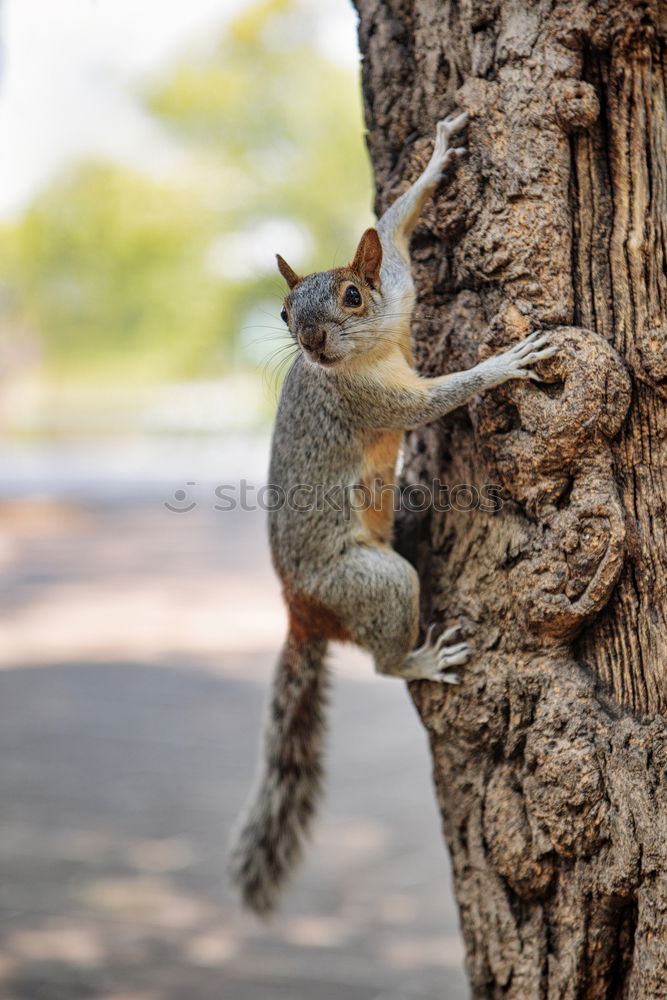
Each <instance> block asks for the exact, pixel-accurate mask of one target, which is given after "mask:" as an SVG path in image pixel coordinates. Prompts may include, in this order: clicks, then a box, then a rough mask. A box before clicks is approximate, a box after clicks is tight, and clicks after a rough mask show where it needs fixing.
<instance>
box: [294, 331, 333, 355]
mask: <svg viewBox="0 0 667 1000" xmlns="http://www.w3.org/2000/svg"><path fill="white" fill-rule="evenodd" d="M326 336H327V335H326V333H325V331H324V330H323V329H322V328H321V327H318V328H316V329H310V330H302V331H301V332H300V333H299V339H300V341H301V343H302V344H303V346H304V347H305V349H306V350H307V351H310V352H311V353H312V352H313V351H320V350H321V349H322V348H323V347H324V341H325V340H326Z"/></svg>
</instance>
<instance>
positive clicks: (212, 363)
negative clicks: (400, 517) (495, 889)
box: [0, 0, 466, 1000]
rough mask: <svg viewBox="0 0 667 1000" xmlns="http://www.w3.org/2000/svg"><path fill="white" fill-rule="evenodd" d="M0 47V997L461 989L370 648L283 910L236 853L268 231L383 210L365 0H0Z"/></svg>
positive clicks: (399, 689) (252, 651) (258, 591)
mask: <svg viewBox="0 0 667 1000" xmlns="http://www.w3.org/2000/svg"><path fill="white" fill-rule="evenodd" d="M0 40H1V44H2V54H1V60H0V148H2V150H3V156H2V157H1V158H0V470H1V471H0V802H1V805H2V808H1V811H0V997H1V998H2V1000H9V998H17V1000H22V998H25V1000H77V998H105V1000H177V998H178V1000H180V998H188V1000H207V998H213V997H215V998H216V1000H219V998H220V997H225V998H230V1000H305V998H309V1000H324V998H327V1000H419V998H421V1000H424V998H426V1000H435V998H440V1000H442V998H446V1000H459V998H463V997H464V996H466V990H465V986H464V978H463V973H462V948H461V943H460V940H459V935H458V929H457V917H456V912H455V909H454V905H453V902H452V899H451V889H450V878H449V869H448V861H447V856H446V852H445V850H444V847H443V845H442V841H441V838H440V834H439V820H438V817H437V813H436V808H435V804H434V802H433V794H432V790H431V786H430V773H429V772H430V760H429V756H428V752H427V747H426V742H425V737H424V734H423V732H422V730H421V728H420V726H419V724H418V721H417V718H416V715H415V712H414V710H413V708H412V706H411V703H410V701H409V699H408V696H407V693H406V691H405V689H404V688H403V686H402V685H401V684H398V683H392V682H390V681H387V680H379V679H376V678H375V677H374V676H373V673H372V668H371V665H370V663H369V662H368V661H367V660H366V659H365V658H364V657H363V656H362V655H361V654H358V653H355V652H354V651H351V650H349V649H345V650H337V651H336V653H335V656H334V660H335V665H334V670H335V676H336V684H335V692H334V696H333V705H332V712H331V715H332V719H331V738H330V742H329V750H328V771H329V781H328V790H327V799H326V804H325V807H324V810H323V815H322V817H321V820H320V823H319V824H318V828H317V833H316V836H315V839H314V843H313V845H312V849H311V850H310V852H309V854H308V857H307V861H306V864H305V865H304V868H303V869H302V871H301V873H300V874H299V877H298V879H297V880H296V884H295V886H294V888H293V890H292V891H291V892H290V893H289V894H288V896H287V898H286V901H285V906H284V908H283V910H282V912H281V914H280V915H279V916H278V917H277V918H276V919H275V920H274V921H273V922H272V923H271V924H270V925H268V926H263V925H259V924H257V923H256V922H254V921H253V920H251V919H250V918H249V917H247V916H244V915H242V914H240V912H239V910H238V908H237V906H236V902H235V900H234V899H233V898H232V896H231V895H230V894H229V892H228V889H227V886H226V884H225V878H224V847H225V843H226V840H227V838H228V836H229V829H230V826H231V824H232V822H233V820H234V818H235V816H236V815H237V813H238V811H239V809H240V808H241V805H242V803H243V800H244V798H245V795H246V794H247V792H248V788H249V785H250V783H251V780H252V775H253V771H254V764H255V759H256V750H257V742H258V734H259V731H260V728H261V720H262V711H263V704H264V700H265V696H266V688H267V684H268V681H269V679H270V675H271V670H272V666H273V661H274V658H275V656H276V653H277V650H278V648H279V645H280V642H281V639H282V633H283V629H284V619H283V611H282V607H281V602H280V597H279V591H278V585H277V583H276V581H275V580H274V578H273V575H272V572H271V569H270V565H269V557H268V550H267V543H266V540H265V533H264V515H263V513H262V511H261V510H257V509H256V503H255V493H254V490H255V489H256V488H257V487H258V486H260V485H261V483H262V482H263V481H264V477H265V474H266V466H267V461H268V447H269V445H268V440H269V433H270V424H271V417H272V413H273V410H274V408H275V405H276V400H277V393H278V390H279V386H280V379H281V377H282V373H283V371H284V368H285V365H286V364H288V363H289V359H290V350H289V341H288V339H287V336H286V330H285V328H284V326H283V324H282V323H281V322H280V320H279V318H278V314H279V311H280V305H281V300H282V294H283V292H282V281H281V279H280V278H279V276H278V275H277V272H276V271H275V258H274V254H275V253H276V252H280V253H282V254H283V255H284V256H285V257H286V258H287V260H288V261H289V263H290V264H291V265H292V266H293V267H294V268H295V269H297V270H299V269H304V270H315V269H321V268H326V267H330V266H332V265H333V264H342V263H345V262H347V261H348V260H349V258H350V257H351V255H352V253H353V251H354V248H355V246H356V242H357V240H358V237H359V235H360V233H361V232H362V231H363V229H364V227H365V226H366V225H368V224H369V223H370V222H371V221H372V215H371V205H372V190H373V188H372V178H371V172H370V168H369V164H368V160H367V156H366V152H365V145H364V141H363V123H362V112H361V101H360V93H359V79H358V65H359V54H358V51H357V46H356V34H355V15H354V13H353V11H352V9H351V7H350V6H348V4H347V2H346V0H267V2H260V3H257V2H248V0H245V2H244V0H187V3H175V2H172V3H165V2H164V0H140V2H137V0H58V2H57V3H54V2H53V0H2V2H1V5H0ZM242 484H246V500H245V502H243V503H237V504H236V505H235V508H234V509H233V510H228V509H221V508H226V507H227V506H228V504H226V503H221V502H220V497H221V493H222V492H223V491H221V489H220V488H221V487H224V492H226V493H227V494H229V493H230V492H232V493H233V495H234V496H235V497H236V498H237V499H238V500H240V499H241V487H242ZM216 490H218V492H217V493H216Z"/></svg>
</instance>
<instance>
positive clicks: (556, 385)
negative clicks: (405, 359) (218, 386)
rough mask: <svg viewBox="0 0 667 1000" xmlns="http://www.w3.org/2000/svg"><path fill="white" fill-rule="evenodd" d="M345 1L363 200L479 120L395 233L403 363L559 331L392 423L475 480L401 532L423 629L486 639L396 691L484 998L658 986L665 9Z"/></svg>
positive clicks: (416, 459)
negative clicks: (424, 749) (419, 737)
mask: <svg viewBox="0 0 667 1000" xmlns="http://www.w3.org/2000/svg"><path fill="white" fill-rule="evenodd" d="M358 7H359V13H360V18H361V23H360V38H361V48H362V52H363V55H364V73H363V85H364V97H365V104H366V116H367V122H368V129H369V136H368V142H369V148H370V152H371V156H372V160H373V164H374V167H375V172H376V178H377V186H378V197H377V208H378V211H382V210H383V209H384V208H386V206H387V205H388V204H390V202H391V201H393V200H394V199H395V198H396V197H397V195H398V194H399V193H400V192H401V191H402V190H403V188H404V186H407V183H408V182H409V181H411V180H413V179H414V178H415V176H416V175H417V173H418V171H419V169H420V167H421V166H422V165H423V163H424V161H425V159H426V157H427V156H428V153H429V151H430V147H431V137H432V136H433V133H434V127H435V122H436V120H437V119H438V118H441V117H443V116H444V115H446V114H448V113H449V112H451V111H452V110H454V109H455V108H462V109H466V110H468V111H469V112H470V115H471V123H470V126H469V134H468V148H469V154H468V156H467V158H466V159H465V160H463V161H462V162H461V163H460V165H459V166H458V167H457V170H456V172H455V175H454V177H453V179H451V181H450V182H449V183H448V184H444V185H443V187H442V191H441V194H440V197H439V198H436V199H435V200H434V202H433V204H432V205H431V206H429V207H428V208H427V210H426V213H425V216H424V218H423V220H422V223H421V225H420V227H419V228H418V230H417V232H416V233H415V237H414V241H413V260H414V261H415V265H414V271H415V277H416V280H417V283H418V300H419V305H418V308H417V312H416V317H415V323H414V333H415V344H416V356H417V361H418V364H419V367H420V369H421V370H422V371H423V372H427V373H429V374H437V373H440V372H444V371H454V370H457V369H461V368H465V367H469V366H471V365H472V364H474V363H475V362H476V361H477V360H478V359H479V358H481V357H484V356H486V355H487V354H489V353H491V352H492V351H495V350H497V349H499V348H501V347H502V346H504V345H507V344H508V343H510V342H511V341H514V340H516V339H518V338H519V337H521V336H523V335H525V334H526V333H528V332H530V330H531V329H534V328H538V327H543V328H547V329H550V330H553V331H554V337H555V339H556V341H557V343H558V344H559V345H560V346H561V348H562V349H561V351H560V352H559V354H558V355H557V356H556V357H555V358H553V359H550V360H549V361H548V362H545V363H543V364H542V367H541V369H540V370H541V373H542V375H543V377H544V380H545V381H544V383H543V384H537V383H534V382H531V381H528V380H527V381H522V382H516V381H515V382H511V383H509V384H508V385H507V386H504V387H501V388H499V389H496V390H494V391H493V392H490V393H487V394H486V395H485V396H483V397H480V398H478V399H477V400H476V401H475V402H474V403H473V404H471V405H470V406H469V407H468V408H467V409H461V410H459V411H457V412H456V413H455V414H453V415H452V417H451V418H449V419H447V420H443V421H441V422H439V423H438V424H434V425H431V426H430V427H428V428H426V429H423V430H421V431H419V432H417V433H414V434H412V435H410V437H409V439H408V442H407V458H406V467H405V472H404V476H405V478H406V481H408V482H411V483H418V482H421V483H425V484H428V485H429V486H430V485H431V484H432V482H433V480H434V479H435V478H438V477H439V478H440V479H441V480H442V482H443V483H444V484H448V485H449V486H450V487H455V486H457V485H459V486H460V484H471V485H472V486H473V487H474V489H473V491H472V492H471V491H468V492H466V491H465V490H462V489H458V490H453V491H452V493H451V494H450V500H451V509H449V510H436V509H433V508H431V509H429V510H428V511H425V512H422V513H420V514H413V515H411V517H410V520H409V521H405V522H404V523H403V526H402V529H401V530H400V532H399V539H398V544H399V548H401V550H402V551H404V553H406V554H411V558H412V559H413V561H414V562H415V564H416V565H417V567H418V569H419V571H420V574H421V578H422V590H423V609H422V610H423V622H424V623H427V622H429V621H431V620H435V621H441V622H442V623H443V624H447V625H448V624H451V623H453V622H456V621H461V622H462V623H463V624H464V626H465V632H464V634H467V635H469V636H471V637H472V639H473V642H474V645H475V647H476V655H475V657H474V659H473V661H472V662H471V664H470V666H469V667H466V668H465V676H464V680H463V683H462V684H461V685H460V687H459V688H457V689H454V690H452V689H450V688H447V689H446V690H445V689H444V688H443V687H440V686H437V685H434V684H431V683H426V682H417V683H415V684H413V685H412V686H411V688H412V696H413V698H414V701H415V704H416V706H417V708H418V710H419V712H420V715H421V718H422V720H423V722H424V725H425V726H426V728H427V730H428V733H429V737H430V741H431V748H432V753H433V761H434V778H435V784H436V789H437V793H438V799H439V802H440V806H441V810H442V816H443V824H444V832H445V836H446V839H447V843H448V845H449V849H450V851H451V856H452V864H453V869H454V878H455V887H456V894H457V898H458V903H459V907H460V914H461V923H462V927H463V934H464V938H465V943H466V949H467V964H468V972H469V975H470V978H471V981H472V987H473V994H474V996H475V997H484V998H490V997H494V998H496V997H504V998H512V1000H519V998H521V1000H540V998H545V1000H547V998H548V1000H556V998H559V1000H560V998H562V1000H566V998H567V1000H574V998H587V1000H594V998H595V1000H597V998H600V1000H602V998H604V1000H615V998H624V1000H625V998H636V1000H639V998H641V1000H652V998H664V997H667V809H666V805H667V803H666V799H667V791H666V785H665V779H666V778H667V730H666V727H665V721H664V717H663V714H661V713H664V712H665V708H666V707H667V678H666V671H665V665H666V664H667V630H666V627H665V617H666V615H667V546H666V544H665V542H666V530H667V529H666V522H665V506H666V503H667V499H666V498H667V441H666V438H667V412H666V411H667V278H666V275H665V257H666V253H667V231H666V230H667V223H666V222H665V218H666V209H667V118H666V110H667V109H666V102H665V85H666V77H667V52H666V48H665V34H666V33H667V3H665V2H664V0H663V2H657V0H656V2H651V0H647V2H638V0H600V2H597V3H592V2H589V3H587V2H586V0H548V2H547V0H533V2H529V0H505V2H494V0H459V2H457V0H443V2H436V0H358ZM485 484H487V485H488V484H499V485H500V486H501V487H502V496H503V500H504V503H503V506H502V509H501V510H500V511H498V512H497V513H490V512H488V511H486V510H484V509H483V508H484V507H488V504H487V503H484V500H483V494H482V488H483V486H484V485H485ZM475 490H476V491H477V496H478V497H480V498H481V501H482V502H481V504H478V505H477V506H476V509H473V510H466V509H465V508H466V507H467V506H470V505H471V503H472V502H473V501H474V499H475V492H474V491H475ZM440 506H446V504H441V505H440Z"/></svg>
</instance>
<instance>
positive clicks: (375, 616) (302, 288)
mask: <svg viewBox="0 0 667 1000" xmlns="http://www.w3.org/2000/svg"><path fill="white" fill-rule="evenodd" d="M466 123H467V116H466V115H459V116H458V118H455V119H453V120H450V121H445V122H439V123H438V127H437V134H436V141H435V148H434V151H433V156H432V158H431V161H430V163H429V164H428V166H427V167H426V170H425V171H424V173H423V174H422V175H421V177H420V178H418V180H417V181H416V182H415V183H414V184H413V185H412V187H411V188H410V189H409V190H408V191H407V192H406V193H405V194H404V195H402V196H401V198H399V199H398V200H397V201H396V202H395V204H394V205H392V206H391V208H390V209H389V210H388V211H387V212H386V213H385V214H384V215H383V217H382V218H381V219H380V221H379V223H378V232H379V234H380V240H381V244H382V259H381V266H378V267H377V268H374V267H373V266H372V260H373V241H370V242H369V243H368V254H367V255H366V258H365V257H364V254H363V253H362V252H361V251H362V250H363V249H364V239H365V237H366V235H367V234H365V236H364V237H362V242H361V243H360V248H359V250H358V251H357V257H355V261H357V260H362V261H363V260H366V259H369V260H371V264H369V265H368V266H367V267H361V266H360V268H359V269H358V272H354V271H351V270H350V269H338V270H335V271H326V272H321V273H317V274H312V275H309V276H307V277H305V278H303V279H300V280H299V281H298V283H295V284H294V285H293V287H292V288H291V290H290V293H289V295H288V296H287V298H286V300H285V306H286V309H287V310H288V317H289V327H290V332H291V333H292V335H293V336H294V338H295V340H296V341H297V343H299V344H300V345H301V347H302V350H301V351H300V352H299V354H298V356H297V358H296V360H295V362H294V364H293V365H292V368H291V370H290V372H289V373H288V376H287V378H286V379H285V382H284V385H283V390H282V394H281V398H280V403H279V406H278V413H277V417H276V422H275V427H274V434H273V444H272V455H271V467H270V472H269V481H270V483H272V484H274V485H276V486H279V487H281V488H282V489H283V490H284V491H285V493H287V492H288V491H289V490H290V487H296V486H297V485H299V484H317V485H318V486H320V487H321V488H322V489H323V490H328V491H330V492H332V493H333V494H336V492H338V494H340V496H341V497H342V496H344V494H345V492H346V490H348V489H349V487H351V486H353V485H354V484H357V483H359V482H360V481H362V480H363V478H364V476H367V475H368V474H369V468H370V471H371V474H372V475H374V476H376V477H377V478H379V479H382V481H384V482H385V483H390V482H392V481H393V475H394V465H395V450H394V451H393V452H392V449H393V448H394V443H395V447H398V442H399V441H400V432H402V431H404V430H406V429H408V428H412V427H418V426H419V425H421V424H424V423H428V422H429V421H431V420H435V419H436V418H438V417H440V416H442V415H443V414H445V413H448V412H449V411H450V410H453V409H454V408H455V407H457V406H460V405H461V404H462V403H465V402H466V401H467V400H469V399H470V398H471V397H472V396H474V395H475V394H476V393H478V392H481V391H483V390H485V389H488V388H491V387H492V386H496V385H500V384H501V383H503V382H506V381H507V380H509V379H512V378H524V377H531V378H535V377H537V376H536V375H535V373H534V372H533V371H532V370H531V366H532V365H533V364H535V363H536V362H538V361H540V360H541V359H542V358H546V357H549V356H550V355H551V354H552V353H553V352H554V348H552V347H550V346H549V338H548V335H543V334H533V335H532V336H531V337H528V338H527V339H526V340H524V341H522V342H521V343H519V344H516V345H515V346H513V347H511V348H510V349H509V350H507V351H505V352H504V353H502V354H500V355H496V356H495V357H493V358H489V359H488V360H486V361H483V362H482V363H481V364H479V365H477V366H476V367H475V368H473V369H471V370H470V371H466V372H458V373H456V374H454V375H446V376H441V377H439V378H434V379H424V378H421V377H419V376H417V375H416V373H415V372H414V369H413V366H412V353H411V345H410V317H411V313H412V308H413V305H414V287H413V282H412V276H411V272H410V258H409V252H408V239H409V236H410V233H411V231H412V229H413V227H414V225H415V223H416V221H417V219H418V217H419V213H420V211H421V209H422V207H423V205H424V203H425V201H426V199H427V198H428V197H429V196H430V195H431V194H432V192H433V190H434V189H435V187H436V185H437V184H438V182H439V180H440V177H441V174H442V171H443V169H444V167H445V166H446V164H447V163H448V162H449V161H450V160H452V159H454V158H455V157H456V156H458V155H460V154H461V152H463V151H462V150H461V149H458V150H454V149H450V148H449V140H450V137H451V135H453V134H454V133H455V132H457V131H459V130H460V129H462V128H463V127H464V126H465V125H466ZM375 246H377V241H375ZM377 263H378V265H379V261H377ZM376 272H377V273H376ZM350 284H353V285H354V286H355V287H356V288H357V289H358V290H359V292H360V294H361V295H362V297H363V303H362V306H361V307H360V309H357V310H355V309H350V308H347V307H346V306H345V304H344V301H343V296H344V294H345V289H346V288H347V286H348V285H350ZM392 454H393V456H394V457H393V459H392V458H391V455H392ZM374 531H375V529H374V528H373V527H370V528H369V524H368V522H367V521H365V520H364V518H363V516H362V515H359V514H355V513H354V512H350V511H349V510H347V509H346V508H345V505H344V504H342V505H341V509H340V510H333V509H332V508H331V507H330V506H328V507H326V506H323V507H318V506H317V505H313V506H311V507H309V509H307V510H302V511H295V510H294V509H292V508H291V507H290V506H287V505H282V506H281V507H280V508H279V509H278V510H275V511H273V512H272V513H271V514H270V517H269V533H270V542H271V551H272V556H273V562H274V566H275V568H276V570H277V572H278V575H279V576H280V578H281V580H282V582H283V585H284V589H285V597H286V601H287V604H288V607H289V608H290V609H291V622H292V624H291V629H290V634H289V636H288V639H287V642H286V645H285V647H284V650H283V654H282V657H281V660H280V662H279V665H278V669H277V673H276V679H275V682H274V695H273V700H272V704H271V709H270V713H269V720H268V725H267V730H266V736H265V749H264V757H263V765H262V769H261V773H260V779H259V787H258V790H257V792H256V795H255V799H254V801H253V804H252V805H251V806H250V808H249V811H248V813H247V815H246V818H245V821H244V822H243V824H242V827H241V832H240V834H239V835H238V837H237V839H236V844H235V847H234V848H233V850H232V854H231V874H232V878H233V880H234V882H235V883H236V884H237V885H238V886H239V887H240V890H241V893H242V897H243V899H244V901H245V903H246V905H248V906H249V907H250V908H252V909H254V910H255V911H256V912H258V913H262V914H265V913H268V912H269V911H270V910H271V909H272V908H273V906H274V905H275V902H276V899H277V894H278V890H279V888H280V887H281V886H282V884H283V883H284V881H285V879H286V877H287V875H288V874H289V871H290V870H291V868H292V867H293V866H294V864H295V862H296V861H297V859H298V857H299V856H300V853H301V843H302V841H303V838H304V837H305V835H306V834H307V832H308V829H309V826H310V820H311V817H312V814H313V810H314V806H315V803H316V801H317V798H318V796H319V791H320V778H321V764H320V757H321V751H322V739H323V729H324V725H323V716H322V711H323V698H324V695H323V691H324V683H325V682H324V668H323V661H324V654H325V650H326V645H327V640H328V639H329V638H332V637H340V633H344V635H345V638H347V639H350V640H352V641H353V642H355V643H357V644H358V645H360V646H362V647H363V648H365V649H368V650H369V651H370V652H371V653H372V654H373V657H374V660H375V666H376V669H377V670H378V671H379V672H380V673H383V674H388V675H391V676H397V677H404V678H407V679H427V680H435V681H440V682H446V683H455V682H456V681H457V680H458V677H457V675H456V674H455V673H452V672H451V670H450V668H451V667H452V666H456V665H459V664H462V663H464V662H465V661H466V660H467V659H468V657H469V655H470V652H471V649H470V646H469V645H468V644H467V643H466V642H455V643H453V644H448V640H449V639H450V638H452V636H453V633H454V632H455V631H456V630H455V629H450V630H448V631H447V632H446V633H445V634H444V635H443V636H442V637H441V638H440V639H439V640H436V639H435V638H434V636H433V633H432V631H431V630H429V634H428V635H427V638H426V641H425V643H424V644H423V646H421V647H420V648H419V649H416V650H415V649H414V648H413V647H414V644H415V642H416V640H417V635H418V630H419V615H418V608H419V581H418V578H417V574H416V573H415V571H414V569H413V568H412V566H410V564H409V563H408V562H406V561H405V560H404V559H403V558H402V557H401V556H399V555H398V554H397V553H396V552H394V551H393V550H392V549H391V548H390V546H389V541H390V535H391V518H390V517H389V518H388V519H387V523H386V525H385V526H384V528H380V529H378V530H377V531H376V533H375V534H374ZM304 608H306V610H307V609H308V608H311V609H313V610H312V617H311V620H310V625H309V619H308V614H307V613H305V612H304V610H303V609H304ZM299 609H301V610H299ZM336 627H337V628H338V633H337V632H336ZM295 719H296V720H298V725H295Z"/></svg>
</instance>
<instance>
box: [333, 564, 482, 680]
mask: <svg viewBox="0 0 667 1000" xmlns="http://www.w3.org/2000/svg"><path fill="white" fill-rule="evenodd" d="M318 597H319V599H320V600H321V601H322V603H323V604H324V605H326V607H327V608H329V609H330V610H331V611H333V612H334V614H335V615H336V616H337V618H338V619H339V620H340V622H341V623H342V625H343V628H344V629H345V631H346V633H347V634H348V635H349V637H350V638H351V639H352V641H353V642H355V643H356V644H357V645H359V646H361V647H362V648H363V649H367V650H368V651H369V652H370V653H372V655H373V658H374V660H375V669H376V670H377V671H378V672H379V673H382V674H389V675H391V676H394V677H404V678H406V679H407V680H440V681H445V682H450V683H452V682H455V681H456V680H457V679H458V678H457V677H456V675H455V674H452V673H450V671H449V668H451V667H453V666H456V665H458V664H461V663H465V661H466V660H467V659H468V657H469V655H470V647H469V646H468V645H467V643H464V642H459V643H455V644H453V645H446V640H447V639H449V638H451V636H452V635H453V633H454V631H455V630H453V629H450V630H449V632H446V633H445V634H444V635H443V636H441V637H440V638H439V639H438V640H435V639H434V638H433V636H432V634H431V633H429V636H428V637H427V640H426V642H425V643H424V645H423V646H421V647H420V648H419V649H414V648H413V647H414V644H415V642H416V640H417V635H418V632H419V579H418V577H417V574H416V572H415V570H414V569H413V567H412V566H411V565H410V563H409V562H407V561H406V560H405V559H403V557H402V556H399V555H398V553H396V552H394V551H393V550H392V549H388V548H384V547H381V546H370V545H369V546H367V545H359V546H355V547H354V548H352V549H350V550H349V551H348V552H347V553H346V554H345V555H344V556H343V557H342V558H341V559H340V561H338V562H337V563H336V565H335V567H333V568H332V571H331V573H330V574H328V576H327V577H325V578H324V580H322V581H321V584H320V586H319V587H318Z"/></svg>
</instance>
